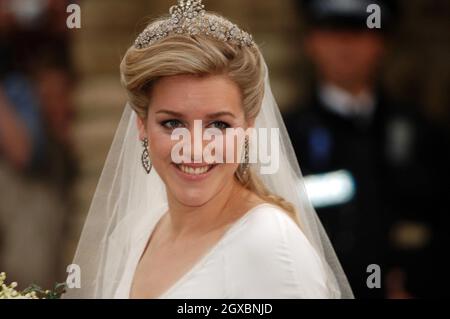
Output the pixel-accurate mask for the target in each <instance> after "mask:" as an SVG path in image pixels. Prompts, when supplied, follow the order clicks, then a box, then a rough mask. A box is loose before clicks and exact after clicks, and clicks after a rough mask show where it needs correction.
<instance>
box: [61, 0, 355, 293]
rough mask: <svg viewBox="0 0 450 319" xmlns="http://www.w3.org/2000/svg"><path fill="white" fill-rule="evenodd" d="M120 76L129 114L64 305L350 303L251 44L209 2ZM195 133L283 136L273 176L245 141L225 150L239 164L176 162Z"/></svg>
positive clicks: (174, 21) (184, 14) (149, 41)
mask: <svg viewBox="0 0 450 319" xmlns="http://www.w3.org/2000/svg"><path fill="white" fill-rule="evenodd" d="M120 70H121V79H122V83H123V85H124V87H125V89H126V91H127V93H128V96H129V103H128V104H127V105H126V107H125V110H124V114H123V117H122V119H121V122H120V124H119V127H118V130H117V132H116V136H115V138H114V141H113V144H112V146H111V150H110V152H109V154H108V158H107V160H106V163H105V167H104V169H103V172H102V175H101V178H100V182H99V184H98V186H97V190H96V193H95V195H94V198H93V201H92V204H91V207H90V211H89V214H88V217H87V220H86V223H85V226H84V228H83V232H82V235H81V238H80V241H79V244H78V248H77V252H76V255H75V259H74V262H73V263H74V264H76V265H78V266H79V267H80V269H81V285H80V287H78V288H72V289H68V292H67V293H66V294H65V296H64V297H66V298H352V297H353V295H352V292H351V289H350V287H349V285H348V282H347V279H346V277H345V274H344V272H343V271H342V269H341V267H340V264H339V261H338V260H337V258H336V256H335V253H334V250H333V248H332V247H331V245H330V243H329V241H328V238H327V236H326V234H325V232H324V230H323V228H322V226H321V224H320V221H319V219H318V218H317V216H316V213H315V211H314V209H313V208H312V206H311V204H310V202H309V200H308V198H307V195H306V192H305V189H304V185H303V178H302V175H301V172H300V169H299V167H298V165H297V159H296V157H295V155H294V152H293V149H292V146H291V142H290V139H289V136H288V135H287V133H286V130H285V127H284V124H283V122H282V119H281V116H280V112H279V109H278V106H277V104H276V102H275V99H274V97H273V95H272V92H271V89H270V83H269V75H268V70H267V66H266V64H265V62H264V58H263V56H262V54H261V52H260V50H259V48H258V46H257V44H256V43H255V42H254V41H253V38H252V37H251V36H250V35H249V34H248V33H246V32H245V31H243V30H241V29H239V28H238V27H237V26H236V25H234V24H232V23H231V22H230V21H228V20H227V19H225V18H223V17H221V16H219V15H217V14H213V13H209V12H206V11H205V9H204V5H202V3H201V0H191V1H189V0H187V1H183V0H180V1H178V5H176V6H173V7H172V8H171V9H170V15H169V16H167V17H162V18H160V19H158V20H156V21H154V22H152V23H151V24H150V25H148V26H147V28H146V29H145V30H144V31H143V32H142V33H141V34H140V35H139V37H138V38H137V39H136V41H135V43H134V45H133V46H132V47H130V48H129V50H128V51H127V53H126V55H125V57H124V58H123V61H122V63H121V66H120ZM198 121H201V122H200V123H201V129H203V130H207V129H213V130H215V131H220V132H225V131H227V130H228V129H237V128H242V129H248V128H256V129H270V128H272V129H273V128H276V129H277V130H278V131H279V143H278V144H276V145H278V147H277V149H276V150H272V153H271V156H270V158H274V157H275V156H276V157H277V160H278V162H279V165H278V169H277V170H276V171H275V172H271V173H269V174H264V173H263V170H262V169H261V168H262V163H261V161H260V160H258V161H256V162H254V163H253V162H250V161H249V154H250V153H252V152H254V151H255V148H256V147H257V146H258V145H256V144H255V143H252V141H253V139H250V138H249V135H246V136H245V139H244V142H243V143H238V145H237V146H230V145H228V141H229V140H227V142H224V145H223V146H224V148H225V149H226V148H227V147H228V148H233V147H235V148H236V149H237V150H238V152H237V153H238V154H243V160H235V161H232V162H228V161H227V162H224V161H220V160H217V161H215V162H207V161H206V160H205V159H204V158H202V157H196V155H195V154H198V153H200V154H201V155H202V154H203V153H202V152H195V150H194V152H191V145H189V147H188V148H187V151H186V152H185V150H186V148H183V153H184V154H183V156H184V157H183V159H184V160H183V161H182V162H177V161H175V160H174V156H173V155H174V147H175V145H176V144H177V142H176V141H175V140H174V133H175V132H177V131H179V130H183V129H184V130H186V131H187V132H190V133H193V131H194V126H195V123H197V122H198ZM256 132H258V131H256ZM194 144H195V143H194ZM219 144H220V143H219ZM205 145H206V141H205V140H203V141H201V142H200V148H202V149H204V148H205ZM219 146H220V145H219ZM195 147H199V146H198V145H197V146H195ZM222 151H223V150H222ZM256 152H257V151H256ZM192 153H194V155H192ZM216 153H217V154H221V151H220V150H216ZM191 159H192V160H191ZM216 159H217V157H216ZM239 159H241V157H239ZM193 161H194V162H193Z"/></svg>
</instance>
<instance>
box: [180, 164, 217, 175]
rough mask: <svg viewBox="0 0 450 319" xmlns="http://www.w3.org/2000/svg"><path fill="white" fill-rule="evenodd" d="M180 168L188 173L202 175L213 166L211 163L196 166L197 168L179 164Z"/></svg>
mask: <svg viewBox="0 0 450 319" xmlns="http://www.w3.org/2000/svg"><path fill="white" fill-rule="evenodd" d="M178 168H179V169H180V170H181V171H183V172H184V173H186V174H190V175H200V174H205V173H206V172H207V171H209V169H210V168H211V165H208V166H202V167H195V168H193V167H190V166H186V165H178Z"/></svg>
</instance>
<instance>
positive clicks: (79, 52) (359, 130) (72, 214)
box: [0, 0, 450, 298]
mask: <svg viewBox="0 0 450 319" xmlns="http://www.w3.org/2000/svg"><path fill="white" fill-rule="evenodd" d="M172 2H175V1H168V0H151V1H150V0H132V1H121V0H84V1H83V0H78V1H75V0H71V1H66V0H0V271H6V272H7V273H8V278H9V279H10V280H14V281H18V282H19V284H20V285H21V287H23V288H24V287H26V286H28V285H29V284H31V283H37V284H39V285H41V286H44V287H52V286H53V284H54V282H56V281H58V282H62V281H64V280H65V270H66V266H67V265H68V264H70V263H71V260H72V257H73V254H74V252H75V248H76V245H77V240H78V238H79V235H80V232H81V228H82V226H83V222H84V219H85V217H86V213H87V211H88V209H89V204H90V201H91V199H92V196H93V193H94V190H95V187H96V183H97V181H98V178H99V175H100V173H101V169H102V167H103V163H104V160H105V158H106V154H107V151H108V149H109V146H110V143H111V141H112V137H113V134H114V132H115V128H116V126H117V124H118V121H119V120H120V116H121V114H122V111H123V107H124V105H125V103H126V94H125V91H124V90H123V89H122V88H121V86H120V81H119V63H120V61H121V57H122V56H123V54H124V53H125V51H126V49H127V48H128V47H129V46H130V45H131V44H132V43H133V41H134V39H135V37H136V36H137V34H138V33H139V32H140V31H141V30H142V29H143V28H144V27H145V25H146V23H147V22H148V21H149V20H150V19H151V18H154V17H157V16H159V15H161V14H166V13H167V12H168V8H169V7H170V5H172V4H173V3H172ZM72 3H76V4H78V5H79V6H80V8H81V28H79V29H78V28H74V29H69V28H68V27H67V25H66V19H67V18H68V17H69V15H70V13H67V12H66V8H67V6H68V5H69V4H72ZM204 3H205V4H206V6H207V9H208V10H210V11H217V12H219V13H221V14H223V15H225V16H226V17H228V18H230V19H231V20H232V21H234V22H236V23H237V24H239V25H240V26H242V27H243V28H244V29H246V30H248V31H249V32H250V33H252V34H253V35H254V37H255V39H256V41H257V43H258V44H259V45H260V47H261V49H262V51H263V54H264V56H265V59H266V62H267V64H268V66H269V69H270V76H271V83H272V89H273V91H274V94H275V96H276V98H277V101H278V103H279V106H280V108H281V110H282V112H283V114H284V117H285V120H286V125H287V128H288V130H289V132H290V135H291V138H292V141H293V144H294V148H295V150H296V152H297V156H298V159H299V163H300V167H301V168H302V171H303V174H304V175H305V176H306V179H307V182H308V191H309V192H310V196H311V199H312V201H313V203H314V205H315V206H316V208H317V211H318V214H319V217H320V218H321V220H322V222H323V224H324V226H325V228H326V229H327V231H328V233H329V236H330V239H331V241H332V243H333V245H334V246H335V249H336V252H337V254H338V256H339V258H340V260H341V262H342V265H343V268H344V270H345V271H346V273H347V275H348V277H349V280H350V282H351V284H352V286H353V289H354V290H355V295H356V296H357V297H361V298H422V297H443V296H444V295H445V294H446V293H447V294H448V290H447V289H446V288H447V286H446V281H447V279H446V278H445V271H444V270H445V265H446V264H445V257H446V254H447V252H448V248H447V244H448V243H449V241H448V234H447V233H448V231H447V229H446V228H447V227H446V226H447V225H448V221H449V218H448V216H447V214H448V213H449V212H450V210H449V204H448V201H447V198H448V195H449V189H450V188H449V186H448V181H449V177H450V174H449V169H448V164H449V155H448V153H449V147H448V146H449V144H448V139H449V132H450V93H449V92H450V60H449V58H448V57H449V55H450V41H449V39H450V37H449V30H450V2H449V1H447V0H415V1H407V0H403V1H375V0H374V1H365V0H353V1H352V0H310V1H306V0H305V1H301V0H277V1H274V0H258V1H253V0H227V1H212V0H211V1H204ZM372 3H378V4H379V5H380V8H381V9H382V10H381V17H382V19H381V23H382V25H381V29H379V30H369V29H368V28H367V26H366V24H365V21H366V19H367V17H368V16H369V15H370V13H367V12H366V8H367V6H368V5H369V4H372ZM369 264H378V265H380V267H381V274H382V282H381V288H374V289H370V288H368V287H367V283H366V279H367V277H368V276H369V275H370V273H368V272H367V269H366V268H367V266H368V265H369Z"/></svg>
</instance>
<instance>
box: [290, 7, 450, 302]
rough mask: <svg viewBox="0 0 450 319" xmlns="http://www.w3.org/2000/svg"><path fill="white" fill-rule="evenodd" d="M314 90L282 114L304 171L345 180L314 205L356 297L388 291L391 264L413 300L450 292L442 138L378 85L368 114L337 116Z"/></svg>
mask: <svg viewBox="0 0 450 319" xmlns="http://www.w3.org/2000/svg"><path fill="white" fill-rule="evenodd" d="M318 2H320V1H318ZM325 2H327V1H325ZM337 2H339V1H337ZM322 9H323V8H322ZM313 92H315V93H314V94H312V97H311V98H310V99H309V101H308V102H307V103H306V105H304V106H306V107H299V106H296V107H294V108H292V109H293V111H292V112H291V113H287V114H284V118H285V122H286V127H287V129H288V131H289V135H290V137H291V139H292V143H293V145H294V149H295V151H296V154H297V158H298V160H299V164H300V167H301V169H302V173H303V175H305V176H307V177H308V176H309V177H311V176H322V179H323V183H324V184H323V185H324V186H326V184H327V177H330V178H331V176H334V175H333V173H335V172H339V173H340V174H341V175H342V173H344V175H342V176H345V180H346V182H347V184H345V183H344V184H342V185H348V182H351V184H350V185H351V186H352V188H351V189H350V190H348V191H347V194H346V196H343V197H342V198H340V199H339V198H337V199H336V198H334V199H333V198H331V200H330V201H328V202H326V201H325V202H324V203H322V204H321V203H318V204H316V210H317V212H318V215H319V218H320V219H321V221H322V223H323V225H324V227H325V229H326V231H327V233H328V235H329V237H330V240H331V242H332V244H333V246H334V248H335V250H336V253H337V255H338V258H339V259H340V261H341V263H342V266H343V269H344V271H345V273H346V274H347V276H348V279H349V281H350V284H351V286H352V288H353V291H354V293H355V296H356V297H357V298H383V297H386V296H389V295H388V294H387V293H388V290H389V289H392V288H395V285H397V283H398V282H399V281H400V282H401V281H402V279H401V278H400V277H399V276H396V277H395V278H391V277H388V276H387V274H388V273H389V272H391V271H392V270H394V269H400V270H401V271H402V272H403V275H404V288H405V289H406V291H407V292H408V293H410V294H411V295H412V296H413V297H440V296H443V295H444V294H445V295H448V293H447V289H446V284H445V283H444V282H448V279H447V276H446V272H445V268H444V265H445V260H446V255H447V254H448V248H447V247H448V246H447V245H448V243H449V240H448V235H447V234H448V231H447V230H446V229H445V228H446V227H448V225H449V223H448V221H449V217H448V214H449V213H450V210H449V205H448V203H447V199H446V197H448V195H450V193H449V189H450V187H449V186H448V178H449V177H450V175H449V169H448V165H449V163H450V161H449V155H448V151H449V143H448V136H447V135H446V134H444V133H443V131H438V130H437V129H436V128H435V127H433V126H431V125H429V124H428V123H427V122H426V121H425V120H423V118H422V117H421V116H420V114H419V112H417V111H416V110H415V108H414V107H412V106H411V105H404V106H402V105H401V104H400V103H396V102H394V101H393V100H392V99H389V98H388V97H387V96H386V95H385V94H383V92H382V90H379V91H376V92H372V93H373V95H374V101H375V105H374V109H373V113H372V114H371V115H370V116H358V115H356V114H355V115H353V116H344V115H342V114H340V113H339V112H336V111H334V110H333V109H332V108H330V107H327V106H325V105H324V102H322V99H320V98H319V93H318V92H319V90H318V88H317V89H316V90H313ZM304 104H305V103H304ZM327 174H328V175H327ZM341 175H339V176H341ZM337 185H339V184H337ZM338 187H339V186H338ZM337 191H341V190H339V189H338V190H337ZM324 195H325V196H326V189H325V187H324ZM371 264H376V265H379V266H380V269H381V278H382V279H381V287H380V288H369V287H368V285H367V282H366V280H367V278H368V277H369V276H370V274H371V273H372V271H371V272H368V270H367V267H368V266H369V265H371Z"/></svg>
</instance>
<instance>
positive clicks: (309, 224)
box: [64, 60, 353, 298]
mask: <svg viewBox="0 0 450 319" xmlns="http://www.w3.org/2000/svg"><path fill="white" fill-rule="evenodd" d="M263 61H264V60H263ZM264 65H265V69H266V73H265V92H264V98H263V102H262V107H261V111H260V113H259V114H258V116H257V118H256V123H255V128H256V129H259V128H278V129H279V136H280V141H279V146H280V148H279V169H278V170H277V171H276V172H275V173H274V174H261V173H260V169H259V168H260V166H261V164H260V163H254V164H251V169H252V171H253V173H256V174H259V176H260V177H261V178H262V180H263V181H264V183H265V184H266V186H267V187H268V188H269V190H270V191H271V192H273V193H275V194H277V195H280V196H282V197H283V198H284V199H286V200H287V201H289V202H291V203H292V204H293V205H294V206H295V207H296V208H297V214H298V217H299V220H300V221H301V228H302V231H303V233H304V234H305V236H306V237H307V239H308V240H309V241H310V243H311V245H312V246H313V247H314V249H315V250H316V252H317V254H318V255H319V257H320V259H321V261H322V262H323V264H324V268H325V271H326V276H327V287H328V289H329V291H330V296H332V297H333V298H353V293H352V290H351V288H350V286H349V284H348V281H347V278H346V276H345V274H344V272H343V270H342V268H341V265H340V263H339V261H338V259H337V257H336V254H335V252H334V249H333V247H332V245H331V244H330V241H329V239H328V236H327V234H326V233H325V231H324V229H323V226H322V224H321V222H320V220H319V219H318V217H317V214H316V212H315V210H314V208H313V206H312V205H311V203H310V201H309V199H308V196H307V193H306V189H305V185H304V179H303V176H302V173H301V171H300V167H299V165H298V162H297V158H296V155H295V153H294V150H293V147H292V144H291V141H290V138H289V135H288V133H287V131H286V128H285V126H284V122H283V120H282V117H281V114H280V111H279V108H278V105H277V103H276V100H275V98H274V96H273V94H272V90H271V86H270V81H269V72H268V68H267V65H266V64H265V62H264ZM136 116H137V115H136V113H135V112H134V111H133V110H132V108H131V107H130V105H129V104H127V105H126V106H125V109H124V112H123V115H122V118H121V120H120V123H119V126H118V129H117V131H116V134H115V137H114V140H113V142H112V146H111V148H110V151H109V153H108V156H107V159H106V162H105V165H104V168H103V171H102V173H101V177H100V180H99V183H98V185H97V189H96V191H95V194H94V197H93V200H92V203H91V206H90V209H89V213H88V216H87V219H86V222H85V225H84V228H83V231H82V234H81V238H80V241H79V244H78V247H77V251H76V254H75V257H74V260H73V264H76V265H79V266H80V269H81V287H80V288H73V289H68V292H67V293H66V294H65V295H64V298H113V297H114V295H115V292H116V290H117V288H118V285H119V283H120V281H121V279H122V276H123V275H124V272H125V271H126V269H127V261H128V260H129V258H132V254H133V247H134V246H133V245H135V243H136V242H138V241H139V238H137V236H139V234H142V233H145V229H142V228H143V227H148V225H151V227H152V228H153V227H154V226H155V224H156V223H157V221H158V220H159V219H160V218H161V216H162V215H163V214H164V213H165V211H166V210H167V208H168V205H167V198H166V192H165V185H164V183H163V182H162V180H161V179H160V178H159V176H158V174H157V173H156V172H155V170H152V171H151V173H150V175H147V174H145V172H144V170H143V168H142V165H141V161H140V156H141V153H142V146H141V143H140V140H139V137H138V129H137V125H136ZM144 225H145V226H144ZM128 275H129V274H128Z"/></svg>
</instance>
